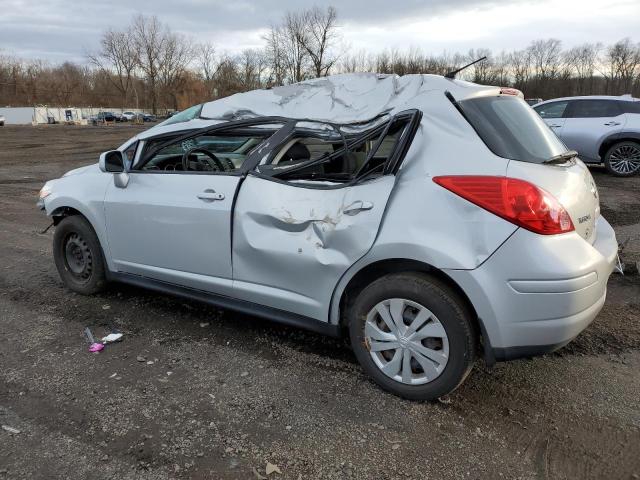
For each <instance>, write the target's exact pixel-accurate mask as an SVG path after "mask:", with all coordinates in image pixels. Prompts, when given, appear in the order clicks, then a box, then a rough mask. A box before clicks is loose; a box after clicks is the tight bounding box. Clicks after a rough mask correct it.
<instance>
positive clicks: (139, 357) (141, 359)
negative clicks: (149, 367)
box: [136, 355, 147, 362]
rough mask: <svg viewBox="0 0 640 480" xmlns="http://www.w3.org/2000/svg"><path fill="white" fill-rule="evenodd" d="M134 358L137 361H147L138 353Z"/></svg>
mask: <svg viewBox="0 0 640 480" xmlns="http://www.w3.org/2000/svg"><path fill="white" fill-rule="evenodd" d="M136 360H137V361H139V362H146V361H147V359H146V358H144V357H143V356H142V355H138V356H137V357H136Z"/></svg>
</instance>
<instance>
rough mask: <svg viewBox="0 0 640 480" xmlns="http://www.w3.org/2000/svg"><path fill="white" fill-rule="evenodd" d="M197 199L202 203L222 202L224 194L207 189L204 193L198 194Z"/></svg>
mask: <svg viewBox="0 0 640 480" xmlns="http://www.w3.org/2000/svg"><path fill="white" fill-rule="evenodd" d="M197 197H198V198H199V199H200V200H202V201H204V202H215V201H216V200H224V194H222V193H216V191H215V190H213V189H211V188H207V189H206V190H205V191H204V192H202V193H199V194H198V195H197Z"/></svg>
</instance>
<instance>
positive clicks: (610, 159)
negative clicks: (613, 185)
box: [604, 142, 640, 177]
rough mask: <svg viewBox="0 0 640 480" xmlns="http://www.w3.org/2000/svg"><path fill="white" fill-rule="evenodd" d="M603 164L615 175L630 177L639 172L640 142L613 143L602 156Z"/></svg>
mask: <svg viewBox="0 0 640 480" xmlns="http://www.w3.org/2000/svg"><path fill="white" fill-rule="evenodd" d="M604 166H605V167H606V169H607V171H608V172H609V173H610V174H612V175H615V176H616V177H630V176H632V175H635V174H637V173H638V172H640V144H639V143H637V142H618V143H614V144H613V145H612V146H611V147H610V148H609V150H607V153H606V154H605V156H604Z"/></svg>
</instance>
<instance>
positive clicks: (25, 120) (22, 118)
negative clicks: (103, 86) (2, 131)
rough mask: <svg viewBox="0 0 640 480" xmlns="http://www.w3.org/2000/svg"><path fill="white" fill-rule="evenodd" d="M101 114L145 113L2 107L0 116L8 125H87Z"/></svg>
mask: <svg viewBox="0 0 640 480" xmlns="http://www.w3.org/2000/svg"><path fill="white" fill-rule="evenodd" d="M100 112H112V113H115V114H120V113H122V112H134V113H144V111H143V110H142V109H136V108H126V109H122V108H104V107H103V108H77V107H66V108H58V107H6V108H3V107H0V115H3V116H4V117H5V124H6V125H29V124H43V123H53V122H52V120H51V119H53V120H54V121H55V123H64V122H66V121H71V122H78V123H86V122H87V121H88V120H89V118H90V117H91V116H93V115H97V114H98V113H100Z"/></svg>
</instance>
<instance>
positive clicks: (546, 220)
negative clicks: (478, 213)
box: [433, 175, 574, 235]
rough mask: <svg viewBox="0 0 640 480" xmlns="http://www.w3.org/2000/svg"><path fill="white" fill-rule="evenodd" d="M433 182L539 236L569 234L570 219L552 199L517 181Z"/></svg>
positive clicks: (458, 177)
mask: <svg viewBox="0 0 640 480" xmlns="http://www.w3.org/2000/svg"><path fill="white" fill-rule="evenodd" d="M433 181H434V182H436V183H437V184H438V185H441V186H443V187H444V188H446V189H447V190H451V191H452V192H453V193H455V194H456V195H460V196H461V197H462V198H464V199H466V200H468V201H470V202H471V203H475V204H476V205H478V206H479V207H482V208H484V209H485V210H488V211H490V212H491V213H493V214H495V215H498V216H499V217H502V218H504V219H505V220H508V221H509V222H512V223H515V224H516V225H519V226H521V227H523V228H526V229H527V230H531V231H532V232H535V233H540V234H542V235H553V234H556V233H565V232H572V231H573V230H574V227H573V222H572V221H571V217H570V216H569V214H568V213H567V211H566V210H565V209H564V207H563V206H562V205H560V202H558V200H556V199H555V197H554V196H553V195H551V194H550V193H549V192H546V191H545V190H543V189H541V188H540V187H536V186H535V185H533V184H532V183H529V182H526V181H524V180H520V179H518V178H508V177H489V176H475V175H455V176H446V177H434V178H433Z"/></svg>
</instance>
